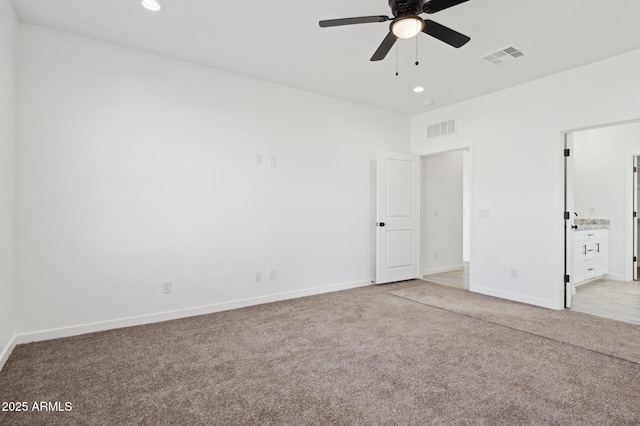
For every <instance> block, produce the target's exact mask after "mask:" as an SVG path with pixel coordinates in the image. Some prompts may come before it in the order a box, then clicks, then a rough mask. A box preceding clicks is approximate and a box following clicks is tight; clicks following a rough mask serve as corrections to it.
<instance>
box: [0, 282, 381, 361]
mask: <svg viewBox="0 0 640 426" xmlns="http://www.w3.org/2000/svg"><path fill="white" fill-rule="evenodd" d="M369 285H371V280H362V281H352V282H346V283H340V284H332V285H327V286H321V287H315V288H310V289H305V290H297V291H291V292H285V293H278V294H272V295H268V296H260V297H252V298H249V299H242V300H234V301H230V302H224V303H215V304H212V305H205V306H200V307H195V308H187V309H178V310H175V311H166V312H159V313H156V314H149V315H139V316H134V317H129V318H121V319H117V320H111V321H101V322H95V323H90V324H83V325H77V326H71V327H61V328H55V329H50V330H41V331H36V332H32V333H24V334H18V335H16V336H15V337H14V339H13V340H14V342H13V346H14V347H15V345H19V344H23V343H29V342H39V341H43V340H51V339H59V338H62V337H70V336H78V335H81V334H87V333H95V332H97V331H105V330H113V329H117V328H123V327H132V326H137V325H145V324H153V323H157V322H163V321H170V320H175V319H181V318H188V317H193V316H198V315H207V314H212V313H216V312H222V311H228V310H232V309H239V308H245V307H248V306H255V305H261V304H264V303H271V302H279V301H282V300H289V299H297V298H299V297H306V296H313V295H316V294H323V293H331V292H334V291H341V290H349V289H352V288H358V287H366V286H369ZM8 349H9V348H8ZM10 349H11V350H13V347H10ZM10 352H11V351H8V353H9V354H10ZM8 356H9V355H8V354H7V355H6V357H7V358H8Z"/></svg>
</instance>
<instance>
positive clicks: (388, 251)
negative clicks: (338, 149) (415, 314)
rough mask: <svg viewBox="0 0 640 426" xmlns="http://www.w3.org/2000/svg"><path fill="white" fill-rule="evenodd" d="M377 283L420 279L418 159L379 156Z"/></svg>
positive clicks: (401, 156) (409, 155) (413, 156)
mask: <svg viewBox="0 0 640 426" xmlns="http://www.w3.org/2000/svg"><path fill="white" fill-rule="evenodd" d="M377 173H378V176H377V202H376V203H377V216H376V217H377V223H376V230H377V231H376V284H383V283H389V282H394V281H402V280H409V279H413V278H420V157H419V156H417V155H412V154H400V153H395V152H379V153H378V170H377Z"/></svg>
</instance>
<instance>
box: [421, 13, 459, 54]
mask: <svg viewBox="0 0 640 426" xmlns="http://www.w3.org/2000/svg"><path fill="white" fill-rule="evenodd" d="M422 32H423V33H425V34H428V35H430V36H431V37H435V38H437V39H438V40H440V41H444V42H445V43H447V44H449V45H451V46H453V47H456V48H457V47H462V46H464V45H465V44H467V42H468V41H469V40H471V39H470V38H469V37H467V36H466V35H464V34H460V33H459V32H457V31H454V30H452V29H451V28H447V27H445V26H444V25H441V24H438V23H437V22H434V21H432V20H430V19H425V20H424V28H423V29H422Z"/></svg>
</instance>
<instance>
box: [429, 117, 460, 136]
mask: <svg viewBox="0 0 640 426" xmlns="http://www.w3.org/2000/svg"><path fill="white" fill-rule="evenodd" d="M455 132H456V120H448V121H443V122H442V123H436V124H430V125H428V126H427V139H433V138H439V137H440V136H446V135H452V134H454V133H455Z"/></svg>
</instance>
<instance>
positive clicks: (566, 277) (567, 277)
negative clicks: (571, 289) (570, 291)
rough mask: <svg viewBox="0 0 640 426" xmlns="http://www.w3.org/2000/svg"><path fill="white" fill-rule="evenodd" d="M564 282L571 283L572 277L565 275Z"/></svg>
mask: <svg viewBox="0 0 640 426" xmlns="http://www.w3.org/2000/svg"><path fill="white" fill-rule="evenodd" d="M564 282H565V283H568V282H571V277H570V276H569V275H565V276H564Z"/></svg>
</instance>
